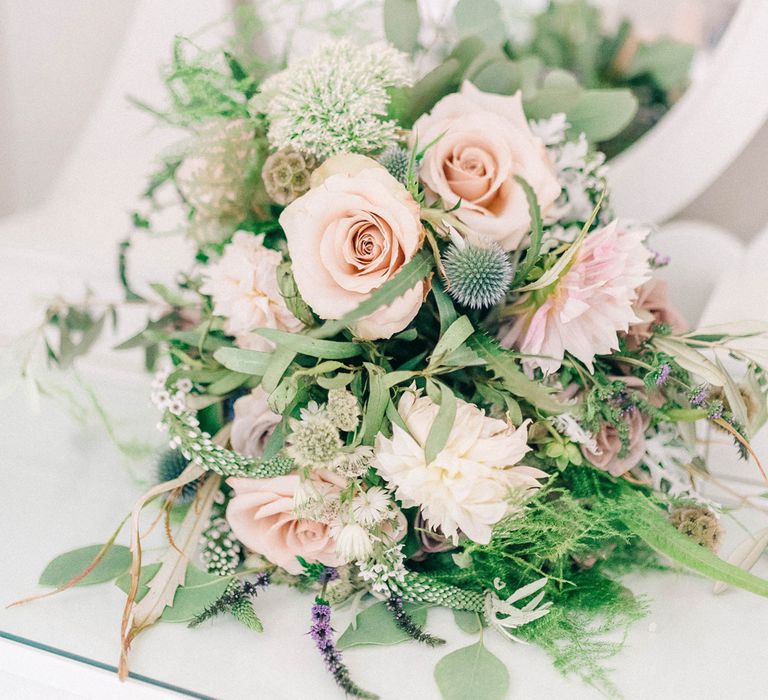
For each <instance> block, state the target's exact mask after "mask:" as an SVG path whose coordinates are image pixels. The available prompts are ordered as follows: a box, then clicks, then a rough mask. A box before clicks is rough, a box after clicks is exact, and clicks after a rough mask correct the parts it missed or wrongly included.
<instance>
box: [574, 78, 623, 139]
mask: <svg viewBox="0 0 768 700" xmlns="http://www.w3.org/2000/svg"><path fill="white" fill-rule="evenodd" d="M637 106H638V102H637V98H636V97H635V95H634V94H633V92H632V91H631V90H625V89H613V90H608V89H606V90H584V91H583V92H582V93H581V94H580V95H579V99H578V101H577V102H576V103H575V104H574V105H573V106H571V107H569V108H568V109H566V110H565V113H566V116H567V117H568V122H569V123H570V125H571V132H572V133H573V134H579V133H581V132H583V133H584V134H585V135H586V137H587V139H589V141H590V142H592V143H596V142H598V141H607V140H608V139H611V138H613V137H614V136H616V135H617V134H619V133H621V132H622V131H623V130H624V129H625V128H626V127H627V126H629V124H630V122H631V121H632V119H633V118H634V116H635V114H636V113H637Z"/></svg>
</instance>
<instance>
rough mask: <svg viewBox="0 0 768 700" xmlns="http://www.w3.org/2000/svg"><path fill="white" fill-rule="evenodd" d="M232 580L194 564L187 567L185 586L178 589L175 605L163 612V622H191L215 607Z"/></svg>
mask: <svg viewBox="0 0 768 700" xmlns="http://www.w3.org/2000/svg"><path fill="white" fill-rule="evenodd" d="M229 583H230V579H229V578H227V577H225V576H219V575H218V574H209V573H207V572H205V571H201V570H200V569H198V568H197V567H196V566H193V565H192V564H190V565H188V566H187V574H186V577H185V579H184V585H183V586H179V587H178V588H177V589H176V594H175V595H174V597H173V605H172V606H168V607H166V608H165V610H163V614H162V615H161V616H160V619H161V620H165V621H166V622H189V621H190V620H192V619H193V618H194V617H196V616H197V615H199V614H200V613H201V612H203V610H205V609H206V608H207V607H208V606H209V605H213V603H215V602H216V601H217V600H218V599H219V598H221V596H222V595H224V591H225V590H227V586H229Z"/></svg>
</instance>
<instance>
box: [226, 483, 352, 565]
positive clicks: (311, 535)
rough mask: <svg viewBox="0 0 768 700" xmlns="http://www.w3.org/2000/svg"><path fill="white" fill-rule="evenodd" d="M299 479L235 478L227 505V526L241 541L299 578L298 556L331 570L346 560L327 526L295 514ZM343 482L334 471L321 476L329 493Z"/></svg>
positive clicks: (318, 485)
mask: <svg viewBox="0 0 768 700" xmlns="http://www.w3.org/2000/svg"><path fill="white" fill-rule="evenodd" d="M299 481H300V480H299V476H298V475H297V474H288V475H287V476H278V477H275V478H274V479H241V478H234V477H232V478H230V479H227V483H228V484H229V485H230V486H231V487H232V488H233V489H234V491H235V496H234V498H232V500H231V501H230V502H229V506H228V507H227V522H228V523H229V526H230V527H231V528H232V532H233V533H234V534H235V537H237V539H238V540H240V541H241V542H242V543H243V544H244V545H245V546H246V547H247V548H248V549H249V550H250V551H252V552H256V553H257V554H260V555H261V556H263V557H264V558H265V559H267V560H269V561H271V562H272V563H273V564H276V565H277V566H280V567H282V568H283V569H285V570H286V571H287V572H288V573H291V574H299V573H301V571H302V566H301V564H300V563H299V560H298V559H297V557H302V558H304V559H305V560H306V561H308V562H310V563H311V562H320V563H321V564H325V565H326V566H338V565H339V564H341V563H342V562H340V561H339V558H338V557H337V556H336V543H335V541H334V540H333V537H332V536H331V532H330V528H329V526H328V525H326V524H325V523H319V522H315V521H312V520H300V519H298V518H296V516H295V515H294V512H293V503H294V495H295V493H296V490H297V489H298V488H299ZM341 485H342V484H340V483H339V481H338V479H337V478H336V477H334V475H332V474H331V473H330V472H322V473H320V474H318V475H317V480H316V482H315V486H316V488H317V489H318V490H319V491H321V493H323V494H324V495H328V494H332V493H338V492H339V490H340V486H341Z"/></svg>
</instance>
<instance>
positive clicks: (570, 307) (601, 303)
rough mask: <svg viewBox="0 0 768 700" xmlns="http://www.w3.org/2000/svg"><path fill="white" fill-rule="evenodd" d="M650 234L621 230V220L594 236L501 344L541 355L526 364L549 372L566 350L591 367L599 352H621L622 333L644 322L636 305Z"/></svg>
mask: <svg viewBox="0 0 768 700" xmlns="http://www.w3.org/2000/svg"><path fill="white" fill-rule="evenodd" d="M645 236H646V233H645V232H644V231H621V230H620V229H619V228H618V224H617V222H616V221H613V222H611V223H610V224H608V225H607V226H605V227H603V228H601V229H598V230H597V231H594V232H593V233H591V234H589V235H588V236H587V237H586V238H585V239H584V242H583V243H582V244H581V248H580V249H579V251H578V252H577V253H576V255H575V257H574V259H573V262H572V264H571V266H570V268H569V269H568V271H567V272H566V273H565V274H564V275H563V276H562V277H561V278H560V280H559V281H558V282H557V283H556V285H555V287H554V289H553V290H552V291H551V292H550V293H549V295H548V296H547V297H546V299H544V301H543V302H542V303H540V304H538V305H536V304H535V303H533V302H534V300H535V294H534V295H532V296H531V297H529V303H530V306H528V307H527V308H526V310H525V311H524V312H523V313H522V314H521V315H520V316H518V318H517V319H516V321H515V322H514V323H513V325H512V327H511V328H509V329H508V330H507V332H506V334H505V335H503V337H502V339H501V342H502V345H504V346H505V347H512V346H513V345H514V346H516V347H517V348H518V349H519V350H520V352H522V353H525V354H528V355H536V356H537V357H531V358H529V359H527V360H526V362H527V363H528V364H529V365H531V366H533V367H540V368H541V369H542V370H543V371H544V373H545V374H550V373H552V372H556V371H557V370H558V369H559V368H560V365H561V364H562V361H563V357H564V354H565V353H566V352H569V353H571V355H573V356H574V357H576V358H578V359H579V360H581V361H582V362H583V363H584V364H585V365H586V366H587V367H588V368H589V370H590V371H592V369H593V365H592V362H593V360H594V358H595V355H604V354H607V353H609V352H611V351H613V350H617V349H618V347H619V339H618V335H617V333H618V332H619V331H622V332H624V333H626V332H627V330H628V329H629V326H630V324H631V323H637V322H638V321H640V319H639V318H638V317H637V315H636V314H635V311H634V309H633V305H634V303H635V300H636V299H637V295H638V287H640V285H642V284H643V283H644V282H645V281H647V280H648V279H649V277H650V266H649V264H648V258H649V256H650V252H649V251H648V249H647V248H646V247H645V246H644V245H643V239H644V238H645Z"/></svg>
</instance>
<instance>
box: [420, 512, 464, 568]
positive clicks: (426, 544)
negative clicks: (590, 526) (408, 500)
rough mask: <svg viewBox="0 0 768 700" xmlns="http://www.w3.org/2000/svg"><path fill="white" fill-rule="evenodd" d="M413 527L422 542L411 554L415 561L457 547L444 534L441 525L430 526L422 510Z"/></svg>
mask: <svg viewBox="0 0 768 700" xmlns="http://www.w3.org/2000/svg"><path fill="white" fill-rule="evenodd" d="M413 527H414V530H415V531H416V536H417V537H418V538H419V542H420V543H421V546H420V547H419V549H418V550H417V551H416V552H415V553H414V554H412V555H411V559H413V560H414V561H424V560H425V559H426V558H427V557H428V556H429V555H430V554H439V553H440V552H448V551H450V550H451V549H456V545H454V544H453V542H451V541H450V540H449V539H448V538H447V537H446V536H445V535H444V534H443V532H442V530H441V529H440V527H439V526H437V527H430V525H429V523H428V522H427V520H426V519H425V518H424V516H423V515H422V514H421V511H419V513H417V514H416V518H415V520H414V521H413Z"/></svg>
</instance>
